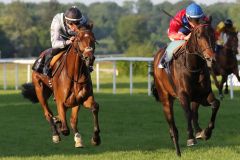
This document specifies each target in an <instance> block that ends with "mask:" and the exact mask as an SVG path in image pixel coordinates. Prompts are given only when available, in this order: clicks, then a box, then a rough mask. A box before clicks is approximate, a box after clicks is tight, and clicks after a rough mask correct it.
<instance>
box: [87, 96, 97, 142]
mask: <svg viewBox="0 0 240 160" xmlns="http://www.w3.org/2000/svg"><path fill="white" fill-rule="evenodd" d="M83 105H84V107H86V108H89V109H91V111H92V113H93V125H94V134H93V137H92V140H91V142H92V144H93V145H100V143H101V138H100V135H99V133H100V128H99V123H98V112H99V104H98V103H97V102H95V101H94V97H93V96H90V97H89V98H88V99H87V100H86V101H85V102H84V103H83Z"/></svg>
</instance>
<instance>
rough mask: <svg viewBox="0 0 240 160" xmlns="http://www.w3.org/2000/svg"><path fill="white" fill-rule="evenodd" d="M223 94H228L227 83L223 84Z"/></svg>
mask: <svg viewBox="0 0 240 160" xmlns="http://www.w3.org/2000/svg"><path fill="white" fill-rule="evenodd" d="M224 94H228V84H227V81H226V83H225V89H224Z"/></svg>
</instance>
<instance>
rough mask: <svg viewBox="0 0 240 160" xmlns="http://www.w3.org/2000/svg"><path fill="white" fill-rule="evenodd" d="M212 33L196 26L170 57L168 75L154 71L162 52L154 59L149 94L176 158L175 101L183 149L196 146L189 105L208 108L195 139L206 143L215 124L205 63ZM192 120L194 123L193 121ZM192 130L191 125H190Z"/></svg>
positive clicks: (216, 105)
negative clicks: (181, 118)
mask: <svg viewBox="0 0 240 160" xmlns="http://www.w3.org/2000/svg"><path fill="white" fill-rule="evenodd" d="M213 47H214V32H213V29H212V27H211V26H210V25H208V24H198V25H197V26H196V27H195V28H194V29H193V30H192V33H191V37H190V39H189V40H188V41H187V42H186V43H185V44H184V45H183V46H182V47H181V48H180V49H179V50H178V51H177V52H176V53H175V54H174V55H175V56H174V59H173V60H172V62H171V63H170V74H168V73H167V72H166V71H165V70H164V69H160V68H158V64H159V61H160V58H161V57H162V55H163V54H164V52H165V49H160V51H159V52H158V53H157V54H156V56H155V57H154V62H153V63H154V64H153V66H154V85H155V91H154V92H153V94H154V95H155V97H156V99H159V100H160V101H161V102H162V104H163V111H164V114H165V118H166V120H167V122H168V124H169V128H170V137H171V138H172V140H173V143H174V146H175V149H176V152H177V155H179V156H181V152H180V148H179V142H178V130H177V127H176V125H175V121H174V113H173V102H174V99H175V98H178V99H179V101H180V103H181V105H182V107H183V110H184V111H185V116H186V119H187V133H188V140H187V146H192V145H195V144H196V143H197V141H196V139H195V136H194V133H193V127H192V121H193V122H195V121H196V120H195V119H196V117H195V115H196V114H193V110H194V108H193V109H192V108H191V106H190V105H191V102H192V103H195V104H202V105H203V106H210V105H211V106H212V116H211V120H210V122H209V124H208V126H207V127H206V128H205V129H204V130H201V129H200V127H199V128H195V132H196V135H197V138H203V139H209V138H210V137H211V134H212V130H213V128H214V124H215V117H216V115H217V111H218V109H219V106H220V102H219V100H217V99H216V98H215V96H214V94H213V92H212V88H211V81H210V74H209V70H208V67H207V63H206V59H209V58H210V59H212V58H213V57H214V51H213ZM194 120H195V121H194ZM194 127H195V125H194Z"/></svg>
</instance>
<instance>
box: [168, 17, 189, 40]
mask: <svg viewBox="0 0 240 160" xmlns="http://www.w3.org/2000/svg"><path fill="white" fill-rule="evenodd" d="M181 27H182V24H180V23H179V22H178V21H176V20H175V19H172V20H171V21H170V25H169V29H168V37H169V39H170V40H172V41H173V40H184V39H185V37H186V36H185V35H184V34H183V33H181V32H179V29H180V28H181Z"/></svg>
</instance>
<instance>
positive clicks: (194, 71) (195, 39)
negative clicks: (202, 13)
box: [184, 24, 213, 73]
mask: <svg viewBox="0 0 240 160" xmlns="http://www.w3.org/2000/svg"><path fill="white" fill-rule="evenodd" d="M204 26H208V24H200V25H198V26H196V27H195V28H194V30H197V29H198V28H200V27H204ZM194 41H195V42H196V43H197V38H196V36H195V35H194ZM188 42H189V41H187V43H186V45H185V58H184V66H185V68H186V69H187V70H188V71H189V72H192V73H197V72H200V71H201V70H202V67H199V68H198V69H191V68H190V67H189V65H188V63H187V55H195V56H198V57H200V58H201V59H202V60H204V61H206V58H204V56H203V53H204V52H205V51H206V50H207V49H213V47H212V45H211V40H210V37H208V43H209V44H210V46H209V47H206V48H204V49H202V50H201V49H199V46H198V45H196V46H197V51H196V52H189V49H188ZM198 53H202V54H198Z"/></svg>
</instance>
